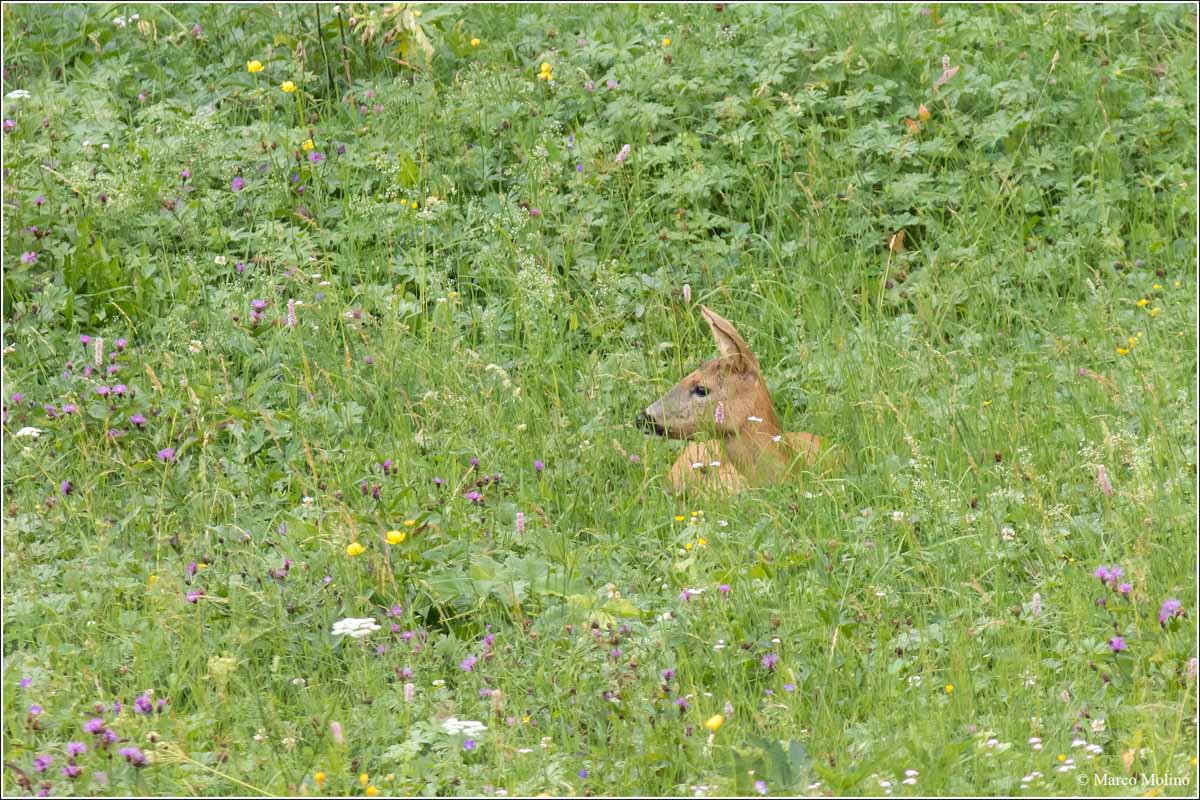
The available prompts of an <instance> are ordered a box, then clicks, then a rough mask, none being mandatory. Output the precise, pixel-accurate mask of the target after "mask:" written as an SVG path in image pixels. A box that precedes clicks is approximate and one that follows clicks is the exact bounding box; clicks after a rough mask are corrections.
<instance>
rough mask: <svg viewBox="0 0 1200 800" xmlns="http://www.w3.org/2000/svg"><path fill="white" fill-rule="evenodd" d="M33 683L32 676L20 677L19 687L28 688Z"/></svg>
mask: <svg viewBox="0 0 1200 800" xmlns="http://www.w3.org/2000/svg"><path fill="white" fill-rule="evenodd" d="M32 685H33V678H21V688H22V689H28V688H29V687H30V686H32Z"/></svg>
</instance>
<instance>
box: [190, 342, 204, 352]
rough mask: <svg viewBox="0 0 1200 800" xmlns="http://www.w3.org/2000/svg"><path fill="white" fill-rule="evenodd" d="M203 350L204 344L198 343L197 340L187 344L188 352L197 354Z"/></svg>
mask: <svg viewBox="0 0 1200 800" xmlns="http://www.w3.org/2000/svg"><path fill="white" fill-rule="evenodd" d="M203 349H204V342H202V341H200V340H199V339H192V340H191V341H190V342H188V350H190V351H192V352H193V353H199V352H200V351H201V350H203Z"/></svg>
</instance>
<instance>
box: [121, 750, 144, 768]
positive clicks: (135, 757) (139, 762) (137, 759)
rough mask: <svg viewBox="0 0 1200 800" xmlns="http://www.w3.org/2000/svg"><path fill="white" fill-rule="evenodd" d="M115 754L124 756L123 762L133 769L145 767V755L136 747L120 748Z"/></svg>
mask: <svg viewBox="0 0 1200 800" xmlns="http://www.w3.org/2000/svg"><path fill="white" fill-rule="evenodd" d="M117 752H118V753H119V754H120V755H122V756H124V757H125V760H126V761H128V762H129V763H130V764H133V765H134V766H135V767H144V766H146V754H145V753H143V752H142V751H141V750H140V749H139V748H137V747H122V748H121V749H120V750H118V751H117Z"/></svg>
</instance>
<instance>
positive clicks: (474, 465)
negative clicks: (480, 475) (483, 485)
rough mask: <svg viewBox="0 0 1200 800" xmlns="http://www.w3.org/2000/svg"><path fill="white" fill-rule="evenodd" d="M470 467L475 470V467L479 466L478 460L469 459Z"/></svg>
mask: <svg viewBox="0 0 1200 800" xmlns="http://www.w3.org/2000/svg"><path fill="white" fill-rule="evenodd" d="M471 466H472V467H476V468H477V467H478V466H479V459H478V458H472V459H471Z"/></svg>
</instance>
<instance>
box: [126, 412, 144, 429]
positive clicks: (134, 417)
mask: <svg viewBox="0 0 1200 800" xmlns="http://www.w3.org/2000/svg"><path fill="white" fill-rule="evenodd" d="M129 421H130V422H131V423H133V424H134V425H135V426H137V427H139V428H140V427H142V426H143V425H145V424H146V418H145V417H144V416H142V415H141V414H131V415H130V416H129Z"/></svg>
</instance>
